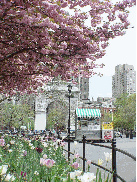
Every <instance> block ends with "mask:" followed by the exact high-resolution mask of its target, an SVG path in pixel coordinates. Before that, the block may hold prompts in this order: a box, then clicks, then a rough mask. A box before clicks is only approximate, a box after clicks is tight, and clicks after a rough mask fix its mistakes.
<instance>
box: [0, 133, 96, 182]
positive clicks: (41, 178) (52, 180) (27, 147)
mask: <svg viewBox="0 0 137 182" xmlns="http://www.w3.org/2000/svg"><path fill="white" fill-rule="evenodd" d="M64 145H65V142H63V141H60V140H57V139H54V138H52V139H49V138H47V137H44V136H39V137H38V136H34V137H32V138H31V139H28V138H26V137H25V136H24V137H21V136H19V137H18V138H15V137H12V136H9V135H4V136H2V137H1V139H0V179H1V181H17V182H21V181H26V182H31V181H32V182H64V181H66V182H67V181H83V182H84V181H85V180H86V181H85V182H91V181H98V180H97V178H96V176H95V175H94V174H93V173H90V172H87V173H83V171H82V170H81V169H80V168H79V164H78V162H77V161H76V159H77V158H78V157H79V155H78V154H75V156H74V160H73V162H72V163H71V164H69V163H68V161H67V160H66V158H65V155H64V152H63V146H64Z"/></svg>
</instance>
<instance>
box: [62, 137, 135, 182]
mask: <svg viewBox="0 0 137 182" xmlns="http://www.w3.org/2000/svg"><path fill="white" fill-rule="evenodd" d="M68 142H70V141H68ZM82 143H83V157H81V156H80V157H79V158H80V159H82V160H83V171H84V172H85V162H86V161H87V160H88V159H86V157H85V144H86V143H87V144H90V145H94V146H99V147H105V148H108V149H111V150H112V171H111V170H109V169H107V168H105V167H104V166H101V165H98V164H97V163H95V162H93V161H91V164H92V165H95V166H97V167H99V168H101V169H103V170H105V171H107V172H109V173H111V174H112V175H113V182H117V178H119V179H120V180H121V181H122V182H126V181H125V180H124V179H123V178H122V177H121V176H119V175H118V174H117V170H116V152H117V151H118V152H121V153H122V154H124V155H126V156H128V157H130V158H132V159H133V160H134V161H136V157H135V156H134V155H132V154H129V153H128V152H126V151H124V150H121V149H118V148H116V139H115V138H114V139H112V144H111V146H106V145H102V144H96V143H91V142H87V141H86V136H84V135H83V138H82ZM63 150H64V151H66V152H68V150H66V149H63ZM69 153H70V154H71V155H74V153H72V152H69Z"/></svg>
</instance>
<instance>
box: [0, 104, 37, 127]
mask: <svg viewBox="0 0 137 182" xmlns="http://www.w3.org/2000/svg"><path fill="white" fill-rule="evenodd" d="M32 118H34V111H33V110H31V108H30V106H28V105H27V104H21V105H14V104H12V103H4V104H1V106H0V123H1V128H7V129H11V128H14V127H15V128H20V126H21V125H23V126H28V123H31V126H32V127H33V126H34V120H33V119H32Z"/></svg>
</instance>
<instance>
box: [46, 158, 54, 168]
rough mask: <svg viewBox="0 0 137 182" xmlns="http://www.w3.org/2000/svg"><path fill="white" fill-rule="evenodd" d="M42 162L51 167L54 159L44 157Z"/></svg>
mask: <svg viewBox="0 0 137 182" xmlns="http://www.w3.org/2000/svg"><path fill="white" fill-rule="evenodd" d="M44 163H45V165H46V166H47V167H48V168H51V167H52V166H53V165H54V164H55V161H54V160H52V159H46V160H45V162H44Z"/></svg>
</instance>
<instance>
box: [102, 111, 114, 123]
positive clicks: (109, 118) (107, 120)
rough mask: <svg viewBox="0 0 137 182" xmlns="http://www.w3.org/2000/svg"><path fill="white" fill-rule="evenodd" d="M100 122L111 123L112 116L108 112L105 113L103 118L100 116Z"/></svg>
mask: <svg viewBox="0 0 137 182" xmlns="http://www.w3.org/2000/svg"><path fill="white" fill-rule="evenodd" d="M101 122H102V123H103V122H112V114H111V113H110V112H107V113H105V112H104V113H103V116H102V119H101Z"/></svg>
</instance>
